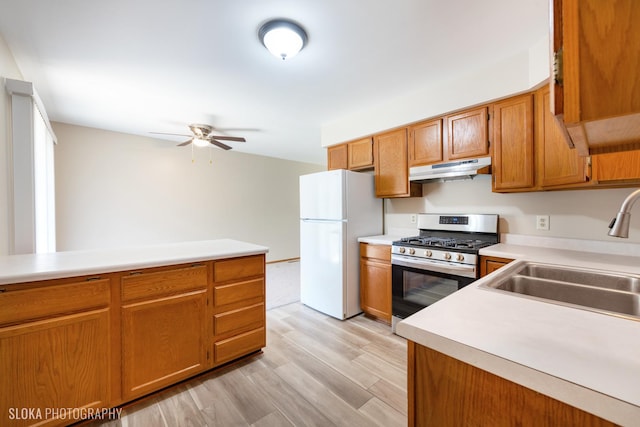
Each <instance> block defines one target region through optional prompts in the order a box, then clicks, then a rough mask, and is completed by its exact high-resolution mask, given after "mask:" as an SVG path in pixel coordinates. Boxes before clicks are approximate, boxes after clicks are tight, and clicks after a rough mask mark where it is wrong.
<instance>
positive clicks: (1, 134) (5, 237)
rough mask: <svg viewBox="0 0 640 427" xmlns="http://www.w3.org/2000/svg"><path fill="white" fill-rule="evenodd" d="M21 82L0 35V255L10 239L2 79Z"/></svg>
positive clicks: (5, 97) (7, 104)
mask: <svg viewBox="0 0 640 427" xmlns="http://www.w3.org/2000/svg"><path fill="white" fill-rule="evenodd" d="M5 78H11V79H19V80H22V79H23V77H22V73H21V72H20V70H19V69H18V66H17V64H16V61H15V59H14V58H13V54H12V53H11V51H10V50H9V46H7V44H6V42H5V40H4V38H3V37H2V35H1V34H0V255H8V254H9V247H10V245H9V239H10V215H11V210H10V204H9V201H10V197H11V195H10V193H9V191H10V190H9V188H10V185H9V184H10V182H11V181H10V175H9V174H10V173H11V168H10V159H9V157H10V155H11V151H10V147H9V143H10V141H11V137H10V136H11V126H10V123H11V120H10V112H11V111H10V110H11V108H10V106H11V104H10V98H11V97H10V96H9V94H7V91H6V90H5V88H4V79H5Z"/></svg>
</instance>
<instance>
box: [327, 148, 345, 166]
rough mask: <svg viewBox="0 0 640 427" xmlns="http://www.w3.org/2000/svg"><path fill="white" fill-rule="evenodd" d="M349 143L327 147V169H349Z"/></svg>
mask: <svg viewBox="0 0 640 427" xmlns="http://www.w3.org/2000/svg"><path fill="white" fill-rule="evenodd" d="M347 158H348V157H347V144H340V145H334V146H333V147H329V148H327V169H329V170H334V169H347V168H348V162H347Z"/></svg>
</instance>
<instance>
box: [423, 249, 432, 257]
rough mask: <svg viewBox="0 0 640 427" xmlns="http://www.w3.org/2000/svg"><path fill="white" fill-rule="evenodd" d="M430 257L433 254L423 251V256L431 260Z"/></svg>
mask: <svg viewBox="0 0 640 427" xmlns="http://www.w3.org/2000/svg"><path fill="white" fill-rule="evenodd" d="M431 255H433V253H432V252H431V251H430V250H428V249H427V250H426V251H424V256H426V257H427V258H431Z"/></svg>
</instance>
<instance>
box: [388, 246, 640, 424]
mask: <svg viewBox="0 0 640 427" xmlns="http://www.w3.org/2000/svg"><path fill="white" fill-rule="evenodd" d="M503 240H504V239H503ZM507 241H508V239H507ZM578 246H580V245H578ZM587 246H588V245H587ZM589 249H590V248H589ZM628 249H629V248H626V249H625V250H624V251H623V252H624V253H625V254H627V253H632V254H633V253H637V254H638V255H636V256H633V255H603V254H601V253H597V252H583V251H576V250H563V249H558V248H554V247H536V246H528V245H522V244H519V245H513V244H510V243H500V244H498V245H494V246H491V247H489V248H484V249H482V250H481V252H480V253H481V254H482V255H489V256H497V257H501V258H512V259H516V260H518V261H516V262H518V263H520V262H523V261H524V260H530V261H536V262H544V263H550V264H558V265H564V266H568V265H570V266H580V267H586V268H595V269H602V270H609V271H618V272H628V273H633V274H640V251H638V252H636V250H637V248H634V247H631V252H629V250H628ZM516 267H518V266H517V265H516V263H511V264H509V265H508V266H506V267H503V268H502V269H500V270H498V271H496V272H494V273H492V274H490V275H488V276H486V277H484V278H482V279H479V280H478V281H476V282H474V283H472V284H471V285H469V286H467V287H465V288H463V289H461V290H460V291H458V292H456V293H454V294H452V295H450V296H448V297H447V298H445V299H443V300H441V301H439V302H437V303H436V304H433V305H431V306H429V307H427V308H425V309H423V310H421V311H420V312H418V313H416V314H415V315H413V316H411V317H409V318H407V319H405V320H403V321H402V322H400V323H399V324H398V325H397V329H396V332H397V333H398V334H399V335H401V336H403V337H405V338H407V339H410V340H412V341H415V342H417V343H419V344H421V345H424V346H426V347H430V348H433V349H435V350H437V351H440V352H442V353H445V354H448V355H450V356H452V357H455V358H457V359H459V360H462V361H464V362H466V363H469V364H471V365H473V366H476V367H478V368H481V369H484V370H486V371H489V372H492V373H494V374H496V375H499V376H501V377H503V378H506V379H509V380H511V381H513V382H516V383H518V384H521V385H523V386H525V387H528V388H531V389H533V390H536V391H538V392H540V393H543V394H546V395H548V396H551V397H554V398H556V399H558V400H561V401H563V402H566V403H568V404H570V405H572V406H575V407H578V408H581V409H583V410H585V411H587V412H590V413H593V414H596V415H598V416H600V417H602V418H605V419H608V420H611V421H613V422H615V423H618V424H621V425H638V424H637V423H638V420H640V321H635V320H629V319H625V318H621V317H617V316H610V315H606V314H601V313H595V312H591V311H586V310H580V309H575V308H570V307H565V306H561V305H557V304H551V303H545V302H540V301H535V300H531V299H527V298H522V297H518V296H515V295H508V294H504V293H501V292H496V291H492V290H487V289H482V288H479V286H481V285H482V284H485V283H490V282H491V281H492V280H494V279H495V277H496V276H500V275H501V273H505V272H506V269H512V268H516Z"/></svg>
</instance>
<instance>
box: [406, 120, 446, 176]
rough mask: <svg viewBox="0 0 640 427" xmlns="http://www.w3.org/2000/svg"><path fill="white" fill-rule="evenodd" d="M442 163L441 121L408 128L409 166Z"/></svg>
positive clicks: (427, 122) (430, 121) (432, 121)
mask: <svg viewBox="0 0 640 427" xmlns="http://www.w3.org/2000/svg"><path fill="white" fill-rule="evenodd" d="M439 162H442V119H436V120H429V121H426V122H423V123H418V124H416V125H413V126H410V127H409V166H422V165H430V164H433V163H439Z"/></svg>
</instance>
